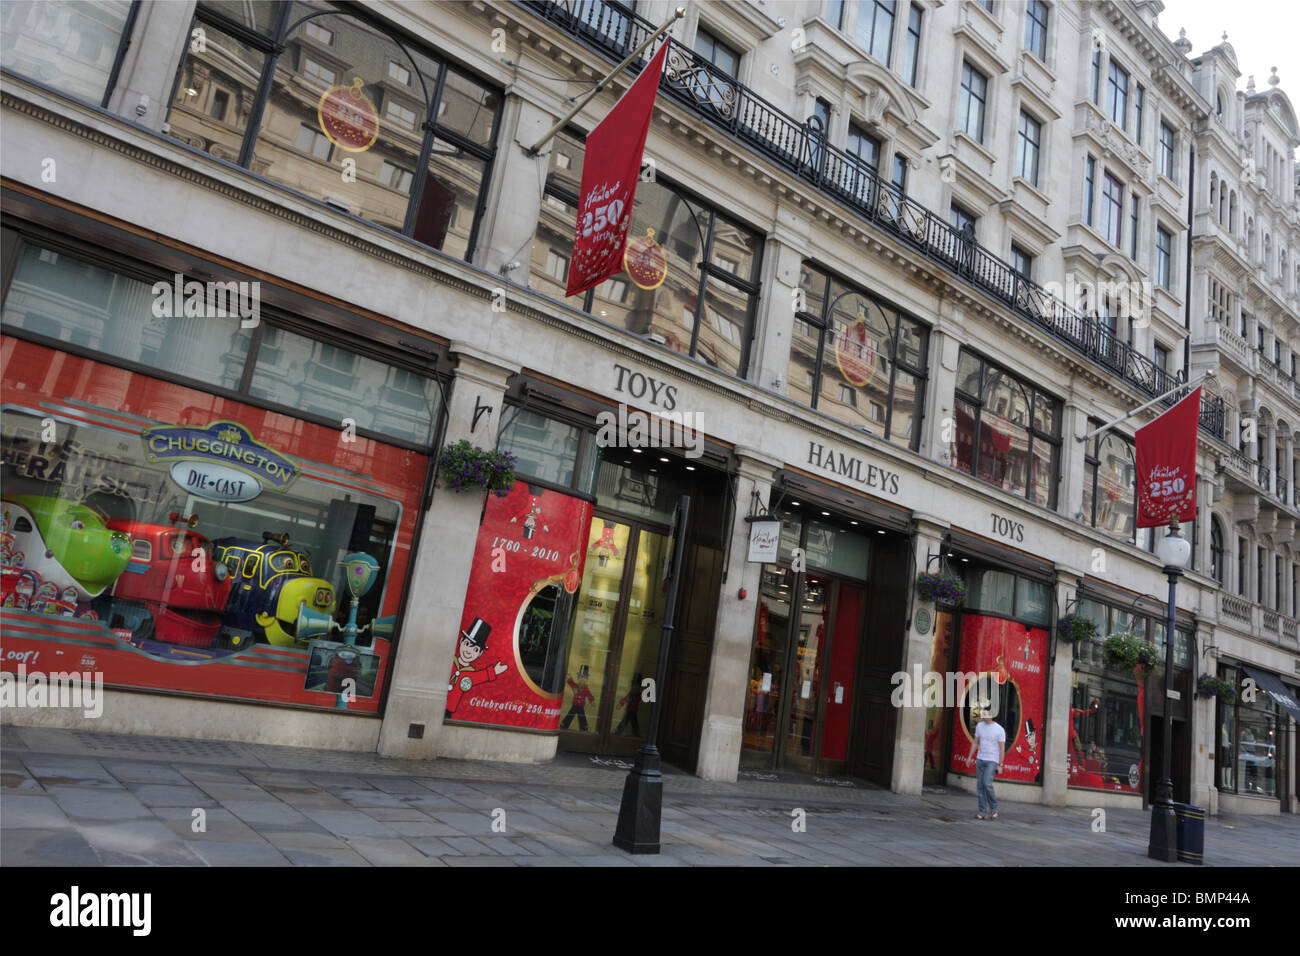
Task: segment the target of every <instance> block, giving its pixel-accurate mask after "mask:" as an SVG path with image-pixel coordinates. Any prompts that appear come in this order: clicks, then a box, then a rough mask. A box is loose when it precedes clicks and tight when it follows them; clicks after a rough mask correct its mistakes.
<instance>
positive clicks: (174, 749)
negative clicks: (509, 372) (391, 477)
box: [0, 727, 1300, 869]
mask: <svg viewBox="0 0 1300 956" xmlns="http://www.w3.org/2000/svg"><path fill="white" fill-rule="evenodd" d="M3 731H4V734H3V741H4V746H5V750H4V753H3V758H4V765H3V768H4V769H3V787H2V788H0V824H2V825H3V829H2V830H0V864H2V865H6V866H17V865H34V866H41V865H59V864H62V865H71V866H88V865H89V866H93V865H140V866H144V865H163V866H231V865H258V866H268V865H269V866H284V865H296V866H469V867H478V866H587V867H590V866H651V867H662V866H728V867H735V866H824V865H830V866H854V865H857V866H861V865H878V866H942V865H947V866H963V867H969V866H981V865H983V866H987V865H1014V866H1042V865H1054V866H1059V865H1073V866H1092V867H1105V866H1150V867H1167V866H1169V864H1162V863H1158V862H1156V861H1153V860H1150V859H1148V858H1147V857H1146V840H1147V830H1148V825H1149V819H1150V818H1149V814H1148V813H1146V812H1143V811H1140V810H1127V809H1111V810H1108V811H1107V830H1106V832H1105V833H1095V832H1093V831H1092V829H1091V824H1092V815H1091V812H1090V811H1089V810H1087V809H1085V808H1060V807H1045V806H1041V805H1038V804H1010V803H1004V805H1003V810H1002V815H1001V817H1000V818H999V819H998V820H997V821H977V820H975V819H973V815H974V798H973V797H972V796H971V795H969V794H964V793H947V792H931V791H927V792H926V793H925V794H923V795H921V796H911V795H903V794H895V793H890V792H888V791H886V790H882V789H880V788H876V787H872V786H870V785H867V784H862V783H857V782H855V783H854V785H853V786H847V787H846V786H830V785H825V784H818V783H815V782H809V781H808V780H807V779H802V780H793V781H791V780H789V779H784V780H783V779H777V780H771V779H766V777H768V776H770V775H760V777H757V778H756V777H742V778H741V779H740V780H738V781H737V782H736V783H718V782H713V781H704V780H700V779H698V778H695V777H691V776H689V775H685V774H681V773H679V772H676V771H670V772H666V773H665V776H664V814H663V822H662V828H661V833H662V843H663V852H662V853H661V854H658V855H636V856H632V855H629V854H626V853H623V852H622V851H620V850H618V849H616V848H614V847H613V846H612V845H611V838H612V836H613V832H614V828H615V825H616V822H617V817H618V807H619V799H620V795H621V792H622V788H623V781H624V779H625V776H626V774H625V771H623V770H621V769H619V768H618V767H617V766H616V765H615V764H614V763H613V762H612V761H606V760H593V761H588V760H586V759H584V758H581V757H577V756H574V755H564V756H563V757H561V758H559V759H557V760H556V761H555V762H554V763H552V764H545V765H535V766H521V765H515V764H501V763H493V762H486V761H457V760H447V759H443V760H436V761H413V760H388V759H386V758H382V757H379V756H378V755H376V754H356V753H335V752H331V751H320V750H307V749H302V750H297V749H294V748H285V747H268V746H261V745H250V744H231V743H226V742H222V741H186V740H178V739H177V738H166V737H131V736H128V735H112V734H92V733H89V732H85V731H59V730H52V729H49V728H12V727H4V728H3ZM796 807H797V808H801V809H803V811H804V829H803V830H802V831H798V832H797V831H796V830H795V829H794V828H793V827H792V822H794V820H795V818H794V817H793V816H792V814H791V810H792V809H794V808H796ZM196 808H202V809H204V811H205V814H206V829H205V830H204V831H203V832H199V833H195V832H194V831H193V829H192V822H193V810H194V809H196ZM497 809H501V810H504V811H505V816H504V818H502V820H501V821H499V822H504V825H505V828H506V829H505V832H504V833H500V832H495V831H494V829H493V823H494V820H496V819H497V817H496V816H495V815H494V813H493V811H495V810H497ZM1206 858H1207V860H1206V862H1207V863H1208V864H1210V865H1215V864H1229V865H1239V866H1251V867H1258V866H1294V865H1297V864H1300V818H1296V817H1292V816H1269V817H1244V816H1232V817H1226V816H1221V817H1218V818H1213V819H1211V820H1209V821H1207V826H1206ZM1175 866H1177V865H1175ZM1182 868H1183V869H1187V867H1186V866H1185V865H1184V866H1183V867H1182Z"/></svg>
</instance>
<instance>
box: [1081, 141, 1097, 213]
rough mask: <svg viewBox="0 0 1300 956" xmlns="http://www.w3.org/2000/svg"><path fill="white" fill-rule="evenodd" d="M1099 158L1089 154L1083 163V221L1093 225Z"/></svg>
mask: <svg viewBox="0 0 1300 956" xmlns="http://www.w3.org/2000/svg"><path fill="white" fill-rule="evenodd" d="M1096 193H1097V160H1096V159H1095V158H1094V157H1092V156H1089V157H1088V158H1087V159H1086V160H1085V161H1084V165H1083V221H1084V222H1086V223H1087V224H1088V225H1090V226H1091V225H1092V210H1093V208H1094V207H1095V206H1096V205H1097V195H1096Z"/></svg>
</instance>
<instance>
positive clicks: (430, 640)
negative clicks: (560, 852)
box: [378, 342, 556, 759]
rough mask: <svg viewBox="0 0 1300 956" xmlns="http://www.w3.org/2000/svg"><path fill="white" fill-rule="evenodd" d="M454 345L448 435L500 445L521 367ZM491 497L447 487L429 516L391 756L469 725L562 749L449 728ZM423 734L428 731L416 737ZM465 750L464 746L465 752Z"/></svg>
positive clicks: (409, 611) (391, 700)
mask: <svg viewBox="0 0 1300 956" xmlns="http://www.w3.org/2000/svg"><path fill="white" fill-rule="evenodd" d="M451 351H452V354H453V355H454V356H455V357H456V358H457V360H458V363H457V367H456V376H455V379H454V380H453V382H452V389H451V398H450V400H449V403H448V404H449V408H448V420H447V431H446V435H445V436H444V437H443V441H444V442H454V441H458V440H460V439H462V438H464V439H466V440H468V441H469V442H471V443H473V444H478V445H490V446H495V437H496V430H497V425H498V423H499V420H500V417H501V402H502V397H503V395H504V393H505V387H506V379H507V378H508V377H509V376H510V375H511V374H513V373H515V372H518V371H519V369H518V367H517V366H515V367H511V366H506V365H504V364H502V363H501V362H500V361H498V360H497V359H495V358H492V357H491V356H488V355H486V354H484V353H482V352H479V351H477V350H475V349H471V348H469V347H467V346H465V345H463V344H459V343H455V342H453V343H452V346H451ZM483 405H487V406H488V407H489V408H490V409H491V411H490V412H487V413H485V414H483V415H482V416H481V418H480V420H479V427H478V430H477V431H474V430H473V421H474V411H475V408H481V407H482V406H483ZM483 501H484V496H483V494H471V493H468V492H460V493H458V492H454V491H450V490H448V489H441V488H440V489H438V490H437V491H435V492H434V496H433V507H432V508H430V509H429V513H428V515H426V516H425V522H424V529H423V531H422V532H421V534H420V543H419V548H418V549H417V551H416V553H415V556H414V561H415V568H414V572H413V573H412V575H411V593H410V595H409V598H408V600H407V604H406V613H405V617H404V619H403V623H402V633H401V635H400V637H399V639H398V642H397V654H396V656H395V658H394V660H393V679H392V683H391V685H390V687H389V693H388V702H387V706H386V707H385V710H384V722H383V726H382V727H381V728H380V731H379V748H378V750H379V753H381V754H383V755H384V756H386V757H414V758H428V757H435V756H438V755H439V754H440V753H445V752H447V748H446V747H445V746H444V745H445V743H446V737H447V734H448V731H450V730H457V731H461V736H466V735H467V733H468V735H471V736H474V737H475V738H476V739H478V740H479V741H480V742H481V743H484V744H486V745H487V747H486V748H485V750H486V749H489V748H490V747H491V746H492V744H493V743H494V742H495V743H497V744H499V745H500V751H501V752H502V754H503V755H504V756H505V757H506V758H508V757H509V756H514V757H515V758H516V759H530V758H529V757H528V755H527V754H526V753H523V752H522V751H526V750H539V751H544V750H546V749H547V748H549V751H550V753H549V754H541V755H540V756H537V757H532V758H531V759H544V758H545V757H546V756H553V755H554V753H555V745H556V738H555V737H547V736H540V735H530V734H518V733H511V732H509V731H495V730H478V729H477V728H475V729H473V730H471V729H470V728H459V727H458V728H448V727H444V726H443V723H442V720H443V712H444V710H445V707H446V702H447V679H448V677H449V675H450V674H451V667H452V660H453V659H454V657H455V653H456V636H457V633H458V629H459V626H460V618H461V612H462V611H463V609H464V606H465V589H466V587H467V586H468V584H469V572H470V566H471V564H472V563H473V559H474V541H475V539H476V538H477V536H478V527H479V518H480V516H481V515H482V513H483ZM416 733H420V734H422V736H420V737H416V736H412V734H416ZM498 738H499V739H498ZM463 749H464V748H463V747H461V748H458V749H457V752H458V753H459V752H462V751H463ZM517 751H519V752H517ZM497 759H503V756H498V758H497Z"/></svg>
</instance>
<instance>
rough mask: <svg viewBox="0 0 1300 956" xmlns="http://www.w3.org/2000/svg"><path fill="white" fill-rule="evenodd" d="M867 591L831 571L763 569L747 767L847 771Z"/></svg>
mask: <svg viewBox="0 0 1300 956" xmlns="http://www.w3.org/2000/svg"><path fill="white" fill-rule="evenodd" d="M864 594H865V589H864V588H863V587H862V585H861V584H860V583H857V582H852V581H848V580H845V579H843V578H838V577H833V576H831V575H827V574H820V573H807V574H804V573H796V572H793V571H791V570H790V569H788V568H767V569H765V570H764V572H763V587H762V595H761V597H760V601H761V604H760V609H759V629H758V636H757V639H756V641H755V647H754V655H755V657H754V667H755V668H756V670H757V672H758V676H757V677H756V678H754V679H753V680H752V681H751V687H750V693H749V699H748V702H747V705H746V708H745V736H744V747H745V749H746V750H747V751H750V754H749V755H748V760H747V761H746V763H747V764H748V765H759V766H769V767H776V768H781V767H785V768H788V769H791V770H801V771H805V772H808V773H819V774H838V773H843V772H844V771H845V769H846V765H847V762H848V739H849V724H850V718H851V715H852V707H853V699H854V697H853V689H854V682H855V676H856V672H857V662H858V635H859V634H860V633H861V630H862V616H863V610H864V606H865V602H864V600H863V597H864ZM794 595H799V600H798V602H797V604H796V603H795V602H794V601H793V596H794Z"/></svg>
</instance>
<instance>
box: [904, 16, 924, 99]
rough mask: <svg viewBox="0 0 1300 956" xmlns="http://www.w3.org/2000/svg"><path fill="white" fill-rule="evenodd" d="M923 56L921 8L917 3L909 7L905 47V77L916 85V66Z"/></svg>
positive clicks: (910, 83)
mask: <svg viewBox="0 0 1300 956" xmlns="http://www.w3.org/2000/svg"><path fill="white" fill-rule="evenodd" d="M920 57H921V8H920V7H918V6H917V5H916V4H915V3H913V4H911V5H910V6H909V7H908V9H907V45H906V46H905V47H904V48H903V79H904V80H905V81H906V82H907V85H908V86H916V67H917V63H918V62H919V61H920Z"/></svg>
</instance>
